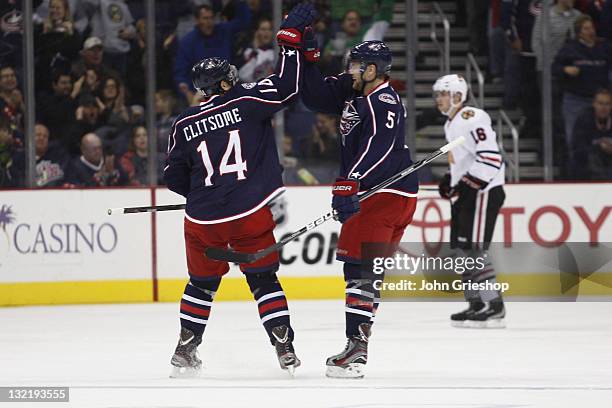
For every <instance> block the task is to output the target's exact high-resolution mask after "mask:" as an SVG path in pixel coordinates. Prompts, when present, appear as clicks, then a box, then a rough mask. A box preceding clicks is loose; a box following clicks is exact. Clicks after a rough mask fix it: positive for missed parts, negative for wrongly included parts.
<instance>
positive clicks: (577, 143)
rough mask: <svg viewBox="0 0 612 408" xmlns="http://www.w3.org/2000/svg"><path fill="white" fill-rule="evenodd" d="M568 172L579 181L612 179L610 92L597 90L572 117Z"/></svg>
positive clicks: (611, 112) (611, 105)
mask: <svg viewBox="0 0 612 408" xmlns="http://www.w3.org/2000/svg"><path fill="white" fill-rule="evenodd" d="M573 142H574V143H573V146H572V148H573V151H574V154H573V158H574V159H573V165H572V173H573V175H574V177H575V178H576V179H580V180H612V93H611V92H610V90H609V89H600V90H598V91H597V92H596V93H595V97H594V99H593V106H592V107H589V108H587V109H585V110H584V111H583V112H582V113H581V114H580V116H578V118H577V119H576V124H575V125H574V140H573Z"/></svg>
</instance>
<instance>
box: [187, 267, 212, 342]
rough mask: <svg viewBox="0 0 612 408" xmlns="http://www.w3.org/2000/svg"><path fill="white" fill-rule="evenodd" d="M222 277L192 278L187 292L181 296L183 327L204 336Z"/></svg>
mask: <svg viewBox="0 0 612 408" xmlns="http://www.w3.org/2000/svg"><path fill="white" fill-rule="evenodd" d="M220 282H221V279H219V278H214V279H210V280H194V279H192V280H190V281H189V283H187V286H185V292H184V293H183V297H182V298H181V310H180V313H179V316H180V318H181V327H185V328H187V329H189V330H191V331H192V332H193V333H194V334H195V335H196V336H200V337H201V336H202V334H203V333H204V329H205V328H206V324H207V323H208V316H209V315H210V308H211V307H212V302H213V299H214V297H215V293H216V292H217V289H218V288H219V283H220Z"/></svg>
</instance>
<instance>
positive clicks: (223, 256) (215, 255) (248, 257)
mask: <svg viewBox="0 0 612 408" xmlns="http://www.w3.org/2000/svg"><path fill="white" fill-rule="evenodd" d="M464 141H465V138H464V137H463V136H461V137H460V138H457V139H455V140H453V141H452V142H450V143H447V144H445V145H444V146H442V147H441V148H439V149H438V150H436V151H435V152H433V153H432V154H430V155H429V156H427V157H426V158H424V159H423V160H419V161H417V162H415V163H413V164H412V165H410V166H409V167H407V168H405V169H404V170H402V171H400V172H399V173H397V174H395V175H394V176H391V177H389V178H388V179H387V180H385V181H383V182H382V183H380V184H378V185H377V186H375V187H373V188H371V189H370V190H368V192H367V193H365V194H363V195H362V196H360V197H359V201H363V200H365V199H366V198H368V197H371V196H372V195H373V194H375V193H376V192H377V191H379V190H382V189H383V188H385V187H388V186H390V185H391V184H393V183H395V182H396V181H398V180H401V179H402V178H404V177H406V176H407V175H409V174H411V173H414V172H415V171H417V170H418V169H420V168H421V167H424V166H426V165H428V164H429V163H431V162H432V161H434V160H435V159H437V158H438V157H440V156H442V155H443V154H445V153H447V152H448V151H449V150H452V149H454V148H455V147H457V146H459V145H460V144H462V143H463V142H464ZM334 214H335V211H330V212H328V213H327V214H324V215H323V216H321V217H319V218H317V219H316V220H314V221H312V222H310V223H308V224H307V225H305V226H304V227H302V228H301V229H299V230H297V231H295V232H294V233H292V234H291V235H288V236H287V237H285V238H283V239H281V240H280V241H279V242H277V243H276V244H274V245H272V246H270V247H268V248H266V249H262V250H260V251H258V252H255V253H252V254H250V253H245V252H237V251H234V250H232V249H229V248H215V247H210V248H206V250H205V251H204V253H205V254H206V256H207V257H208V258H210V259H214V260H217V261H226V262H233V263H240V264H242V263H245V264H248V263H252V262H255V261H257V260H259V259H261V258H263V257H265V256H267V255H269V254H271V253H272V252H275V251H278V250H279V249H281V248H282V247H283V246H285V245H286V244H288V243H289V242H291V241H293V240H294V239H296V238H297V237H299V236H300V235H303V234H305V233H306V232H308V231H310V230H312V229H314V228H316V227H318V226H319V225H321V224H323V223H324V222H325V221H327V220H329V219H331V218H333V217H334Z"/></svg>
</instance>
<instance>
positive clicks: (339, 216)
mask: <svg viewBox="0 0 612 408" xmlns="http://www.w3.org/2000/svg"><path fill="white" fill-rule="evenodd" d="M358 192H359V181H357V180H352V179H348V180H347V179H344V178H337V179H336V182H335V183H334V186H333V187H332V194H333V198H332V208H333V209H334V210H335V214H334V219H335V220H337V221H340V222H341V223H342V224H344V223H345V222H346V220H348V219H349V218H351V217H352V216H353V215H355V214H357V213H358V212H359V209H360V206H359V197H358V196H357V193H358Z"/></svg>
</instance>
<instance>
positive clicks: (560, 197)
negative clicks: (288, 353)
mask: <svg viewBox="0 0 612 408" xmlns="http://www.w3.org/2000/svg"><path fill="white" fill-rule="evenodd" d="M283 199H284V205H283V206H284V221H283V222H282V223H281V224H280V225H279V226H278V227H277V230H276V236H277V238H280V237H282V236H283V235H284V234H287V233H289V232H292V231H294V230H296V229H298V228H301V227H302V226H303V225H305V224H307V223H308V222H310V221H312V220H314V219H316V218H318V217H319V216H320V215H321V214H322V213H323V212H326V211H327V210H328V209H329V201H330V192H329V187H289V188H288V189H287V192H286V193H285V195H284V198H283ZM181 202H182V200H181V197H179V196H176V195H175V194H174V193H171V192H169V191H167V190H166V189H163V188H160V189H156V190H151V189H147V188H142V189H141V188H126V189H103V190H102V189H90V190H37V191H26V190H14V191H1V192H0V305H28V304H67V303H113V302H150V301H176V300H177V299H178V298H179V297H180V294H181V293H182V290H183V287H184V285H185V282H186V279H187V272H186V263H185V255H184V244H183V237H182V222H183V215H184V213H183V212H182V211H173V212H166V213H158V214H131V215H116V216H108V215H107V213H106V210H107V209H108V208H110V207H128V206H143V205H152V204H157V205H160V204H176V203H181ZM611 212H612V183H589V184H564V183H555V184H520V185H510V186H506V201H505V203H504V208H503V209H502V212H501V214H500V216H499V217H498V220H497V225H496V231H495V235H494V241H496V242H500V243H503V244H504V245H507V246H510V245H512V244H514V243H524V242H529V243H532V244H533V246H534V248H536V249H537V247H538V246H542V247H546V246H547V245H550V244H557V243H564V242H567V243H569V242H591V243H593V244H600V245H603V246H604V247H605V246H608V247H609V246H610V243H611V242H612V215H611V214H610V213H611ZM449 224H450V207H449V203H448V201H446V200H442V199H440V198H439V197H437V194H435V193H433V192H423V193H420V196H419V204H418V206H417V210H416V213H415V217H414V220H413V222H412V224H411V225H410V226H409V227H408V228H407V230H406V234H405V236H404V238H403V241H405V242H424V243H426V244H427V245H429V246H432V245H433V246H435V245H436V244H438V243H439V242H442V241H447V240H448V235H449V231H450V228H449ZM339 227H340V224H338V223H336V222H333V221H330V222H327V223H325V224H324V225H322V226H320V227H318V228H317V229H315V230H313V231H311V232H309V233H308V234H306V235H304V236H302V237H300V238H299V239H298V240H297V242H295V243H291V244H289V245H287V246H286V247H285V248H284V250H283V251H282V253H281V254H280V255H281V269H280V272H279V276H280V277H281V279H282V281H283V284H284V286H285V290H286V292H287V296H288V297H291V298H296V299H322V298H340V297H342V296H343V293H344V289H343V288H344V285H343V281H342V267H341V264H340V263H338V262H336V261H335V244H336V241H337V238H338V234H339ZM519 269H521V270H516V268H513V267H512V265H511V264H508V265H507V266H505V267H503V268H502V270H500V269H499V268H498V274H499V280H500V281H505V282H509V283H510V286H511V290H510V292H509V293H508V295H514V296H524V297H532V296H553V295H554V294H555V293H557V292H558V286H559V285H560V283H559V277H558V276H555V274H553V273H551V272H550V271H547V270H545V268H544V269H542V270H539V269H538V268H527V269H525V268H519ZM610 271H612V268H610ZM611 276H612V274H610V273H603V274H602V273H600V274H599V275H598V278H597V279H585V280H584V281H581V282H580V288H579V294H580V295H585V296H591V295H594V296H600V297H601V296H612V289H611V288H612V278H611ZM421 296H422V293H421ZM427 296H435V297H438V296H441V295H440V294H439V293H433V292H432V293H430V294H428V295H427ZM250 298H251V294H250V293H249V292H248V289H247V286H246V283H245V282H244V279H243V278H241V276H240V272H239V271H238V269H237V268H236V267H234V266H232V269H231V271H230V273H229V274H228V276H227V277H226V278H225V279H224V281H223V283H222V287H221V289H220V291H219V294H218V299H226V300H238V299H250Z"/></svg>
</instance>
